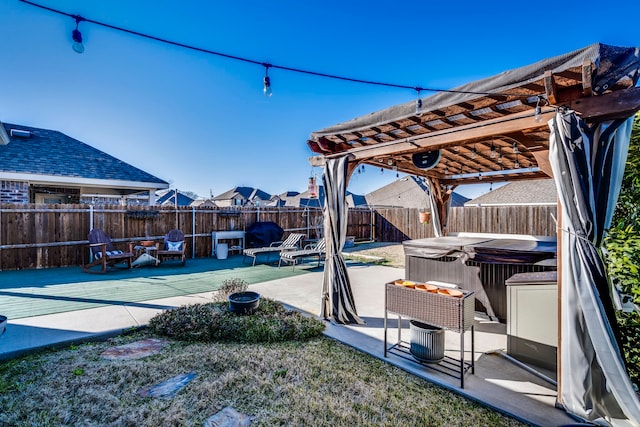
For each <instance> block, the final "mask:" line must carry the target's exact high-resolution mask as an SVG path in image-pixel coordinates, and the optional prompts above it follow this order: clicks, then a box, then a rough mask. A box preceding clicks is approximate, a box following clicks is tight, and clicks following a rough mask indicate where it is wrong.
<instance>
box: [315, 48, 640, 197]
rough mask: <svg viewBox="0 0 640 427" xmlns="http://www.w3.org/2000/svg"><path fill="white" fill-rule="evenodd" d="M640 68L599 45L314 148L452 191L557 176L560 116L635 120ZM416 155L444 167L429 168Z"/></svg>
mask: <svg viewBox="0 0 640 427" xmlns="http://www.w3.org/2000/svg"><path fill="white" fill-rule="evenodd" d="M639 70H640V49H638V48H636V47H619V46H608V45H604V44H601V43H595V44H593V45H590V46H587V47H585V48H582V49H578V50H576V51H573V52H569V53H566V54H564V55H559V56H556V57H552V58H547V59H543V60H541V61H538V62H536V63H534V64H531V65H527V66H524V67H521V68H517V69H514V70H508V71H505V72H503V73H500V74H498V75H495V76H492V77H489V78H486V79H482V80H478V81H475V82H471V83H467V84H465V85H462V86H460V87H457V88H455V89H452V90H449V91H441V92H438V93H436V94H435V95H433V96H430V97H427V98H424V99H422V107H420V108H417V105H416V101H410V102H407V103H404V104H400V105H396V106H392V107H389V108H386V109H383V110H380V111H376V112H373V113H370V114H367V115H364V116H361V117H357V118H355V119H352V120H349V121H346V122H343V123H338V124H336V125H333V126H330V127H328V128H325V129H321V130H318V131H316V132H313V133H312V134H311V136H310V138H309V139H308V141H307V145H308V146H309V148H311V150H312V151H313V152H315V153H318V154H320V155H322V156H323V157H324V158H327V157H342V156H345V155H349V156H350V157H349V162H350V163H355V164H360V163H367V164H370V165H375V166H376V167H384V168H388V169H395V170H398V171H400V172H405V173H408V174H411V175H417V176H425V177H429V178H432V179H435V180H438V181H439V182H440V183H441V184H443V185H449V186H456V185H461V184H473V183H478V181H479V179H480V177H482V179H483V180H484V181H483V182H493V181H509V180H516V179H536V178H548V177H549V176H550V174H551V171H550V166H549V160H548V158H549V155H548V151H549V132H550V130H549V126H548V124H547V122H548V121H549V120H550V119H552V118H553V117H554V116H555V111H556V109H557V108H559V107H566V108H569V109H572V110H575V111H576V112H577V113H578V114H581V115H582V117H583V119H585V120H587V121H589V120H592V119H600V120H601V119H604V118H607V119H608V118H626V117H630V116H632V115H633V114H634V113H635V112H636V111H637V110H638V109H639V108H640V106H639V105H638V104H639V102H640V88H637V87H635V85H636V82H637V81H638V76H639V75H640V74H639V72H638V71H639ZM514 148H515V149H517V150H514ZM414 155H416V156H418V160H420V156H430V155H433V156H434V159H436V160H435V161H434V162H432V163H429V165H430V166H432V167H424V164H423V163H421V162H419V161H418V162H416V158H414V157H413V156H414ZM436 155H437V157H436ZM311 163H312V165H314V166H319V165H322V164H323V158H312V159H311ZM481 174H482V175H481Z"/></svg>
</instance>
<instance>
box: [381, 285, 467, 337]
mask: <svg viewBox="0 0 640 427" xmlns="http://www.w3.org/2000/svg"><path fill="white" fill-rule="evenodd" d="M460 291H461V292H462V297H461V298H457V297H452V296H448V295H442V294H438V293H431V292H424V291H420V290H416V289H411V288H407V287H405V286H398V285H396V284H394V283H387V287H386V309H387V311H390V312H392V313H395V314H398V315H400V316H404V317H410V318H412V319H415V320H419V321H421V322H424V323H428V324H430V325H433V326H438V327H440V328H445V329H450V330H452V331H457V332H464V331H466V330H467V329H469V328H470V327H471V326H472V325H473V317H474V311H475V294H474V293H473V292H470V291H465V290H460Z"/></svg>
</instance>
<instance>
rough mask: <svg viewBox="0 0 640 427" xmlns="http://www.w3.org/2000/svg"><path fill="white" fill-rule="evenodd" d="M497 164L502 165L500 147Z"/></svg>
mask: <svg viewBox="0 0 640 427" xmlns="http://www.w3.org/2000/svg"><path fill="white" fill-rule="evenodd" d="M498 163H502V147H500V148H499V153H498Z"/></svg>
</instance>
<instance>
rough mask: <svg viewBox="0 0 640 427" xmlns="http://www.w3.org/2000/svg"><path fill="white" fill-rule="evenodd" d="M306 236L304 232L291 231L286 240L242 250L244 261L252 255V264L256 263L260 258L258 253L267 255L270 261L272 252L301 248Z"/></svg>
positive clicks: (278, 252)
mask: <svg viewBox="0 0 640 427" xmlns="http://www.w3.org/2000/svg"><path fill="white" fill-rule="evenodd" d="M304 236H305V235H304V234H300V233H291V234H289V236H287V238H286V239H285V240H283V241H280V242H273V243H271V245H269V246H265V247H262V248H250V249H245V250H243V251H242V254H243V255H244V257H243V259H242V262H243V263H244V260H245V259H246V257H251V258H253V264H251V265H256V259H257V258H258V255H262V254H265V255H267V262H268V261H269V257H270V255H271V254H274V253H277V254H280V253H282V252H288V251H294V250H296V249H300V244H301V242H302V239H304Z"/></svg>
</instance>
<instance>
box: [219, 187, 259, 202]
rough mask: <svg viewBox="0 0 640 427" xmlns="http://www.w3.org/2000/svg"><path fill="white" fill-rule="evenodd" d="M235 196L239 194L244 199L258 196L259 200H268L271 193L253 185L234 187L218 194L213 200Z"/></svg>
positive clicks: (228, 198)
mask: <svg viewBox="0 0 640 427" xmlns="http://www.w3.org/2000/svg"><path fill="white" fill-rule="evenodd" d="M235 196H241V197H242V198H243V199H245V200H253V199H255V198H258V199H260V200H269V199H270V198H271V195H270V194H269V193H266V192H264V191H262V190H260V189H258V188H253V187H234V188H232V189H231V190H228V191H225V192H224V193H221V194H218V195H217V196H215V197H214V198H213V200H230V199H233V198H234V197H235Z"/></svg>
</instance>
